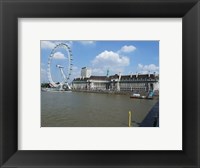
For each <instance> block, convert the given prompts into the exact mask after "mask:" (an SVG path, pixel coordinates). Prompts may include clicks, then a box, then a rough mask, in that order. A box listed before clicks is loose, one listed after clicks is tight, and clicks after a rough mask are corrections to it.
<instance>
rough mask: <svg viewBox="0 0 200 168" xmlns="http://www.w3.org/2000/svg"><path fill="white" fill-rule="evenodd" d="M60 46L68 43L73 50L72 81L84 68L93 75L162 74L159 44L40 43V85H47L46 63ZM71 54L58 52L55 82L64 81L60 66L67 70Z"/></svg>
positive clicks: (144, 42) (52, 70) (53, 72)
mask: <svg viewBox="0 0 200 168" xmlns="http://www.w3.org/2000/svg"><path fill="white" fill-rule="evenodd" d="M60 43H65V44H67V45H68V46H69V47H70V48H71V51H72V55H73V60H72V62H71V63H72V64H73V66H72V75H71V77H70V81H72V80H73V79H74V78H77V77H80V74H81V68H82V67H88V68H90V69H91V70H92V75H106V73H107V70H109V75H114V74H119V73H121V74H122V75H130V74H135V73H141V74H144V73H149V72H150V73H154V72H156V73H157V74H158V73H159V41H67V40H66V41H41V82H48V77H47V67H48V66H47V62H48V58H49V56H50V54H51V51H52V49H53V48H54V47H55V46H56V45H57V44H60ZM68 63H69V60H68V52H67V51H66V49H63V48H57V49H55V52H54V56H53V59H51V74H52V78H53V81H54V82H57V81H61V80H62V76H61V73H60V71H59V69H58V68H57V67H56V65H57V64H59V65H63V66H64V67H66V70H65V69H64V73H66V75H67V73H68V72H67V66H68Z"/></svg>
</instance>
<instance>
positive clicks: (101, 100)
mask: <svg viewBox="0 0 200 168" xmlns="http://www.w3.org/2000/svg"><path fill="white" fill-rule="evenodd" d="M156 102H157V100H144V99H130V98H129V96H128V95H115V94H100V93H83V92H41V126H42V127H127V126H128V112H129V111H131V112H132V126H139V123H141V122H142V121H143V120H144V118H145V117H146V115H147V114H148V112H149V111H150V109H151V108H152V107H153V105H154V104H155V103H156Z"/></svg>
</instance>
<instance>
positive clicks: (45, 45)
mask: <svg viewBox="0 0 200 168" xmlns="http://www.w3.org/2000/svg"><path fill="white" fill-rule="evenodd" d="M55 46H56V44H55V43H53V42H52V41H41V48H43V49H53V48H54V47H55Z"/></svg>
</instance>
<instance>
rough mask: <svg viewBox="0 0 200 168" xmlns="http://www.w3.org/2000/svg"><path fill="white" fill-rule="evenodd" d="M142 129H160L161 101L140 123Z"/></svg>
mask: <svg viewBox="0 0 200 168" xmlns="http://www.w3.org/2000/svg"><path fill="white" fill-rule="evenodd" d="M140 127H159V101H158V102H157V103H156V104H155V105H154V106H153V107H152V109H151V110H150V112H149V113H148V114H147V116H146V117H145V118H144V120H143V121H142V122H141V123H140Z"/></svg>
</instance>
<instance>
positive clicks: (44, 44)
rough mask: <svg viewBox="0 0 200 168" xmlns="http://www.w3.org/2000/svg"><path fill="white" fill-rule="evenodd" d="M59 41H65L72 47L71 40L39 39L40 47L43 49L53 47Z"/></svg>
mask: <svg viewBox="0 0 200 168" xmlns="http://www.w3.org/2000/svg"><path fill="white" fill-rule="evenodd" d="M60 43H65V44H67V45H68V46H69V47H72V45H73V41H41V48H43V49H53V48H54V47H55V46H56V45H58V44H60Z"/></svg>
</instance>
